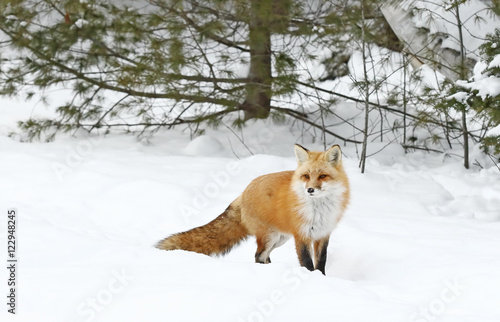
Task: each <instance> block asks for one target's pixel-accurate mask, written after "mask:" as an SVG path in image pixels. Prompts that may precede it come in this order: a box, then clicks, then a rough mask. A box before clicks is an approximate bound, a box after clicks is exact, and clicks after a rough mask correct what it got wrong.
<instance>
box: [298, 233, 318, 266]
mask: <svg viewBox="0 0 500 322" xmlns="http://www.w3.org/2000/svg"><path fill="white" fill-rule="evenodd" d="M295 248H296V250H297V255H298V256H299V262H300V265H301V266H304V267H305V268H307V269H308V270H310V271H313V270H314V263H313V260H312V257H311V243H310V242H307V241H302V240H298V239H295Z"/></svg>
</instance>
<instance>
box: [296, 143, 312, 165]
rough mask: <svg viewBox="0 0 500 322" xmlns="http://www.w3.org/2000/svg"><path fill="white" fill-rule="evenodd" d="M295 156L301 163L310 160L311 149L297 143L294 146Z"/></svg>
mask: <svg viewBox="0 0 500 322" xmlns="http://www.w3.org/2000/svg"><path fill="white" fill-rule="evenodd" d="M294 150H295V156H296V157H297V162H298V163H299V164H301V163H303V162H306V161H307V160H309V150H308V149H306V148H304V147H303V146H302V145H299V144H295V146H294Z"/></svg>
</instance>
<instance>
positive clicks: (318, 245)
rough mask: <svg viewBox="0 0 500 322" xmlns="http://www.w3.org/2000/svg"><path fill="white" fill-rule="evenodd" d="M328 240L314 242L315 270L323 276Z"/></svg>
mask: <svg viewBox="0 0 500 322" xmlns="http://www.w3.org/2000/svg"><path fill="white" fill-rule="evenodd" d="M328 240H329V238H325V239H322V240H317V241H315V242H314V255H315V256H314V257H315V258H316V269H318V270H319V271H320V272H321V273H323V275H326V274H325V267H326V257H327V250H328Z"/></svg>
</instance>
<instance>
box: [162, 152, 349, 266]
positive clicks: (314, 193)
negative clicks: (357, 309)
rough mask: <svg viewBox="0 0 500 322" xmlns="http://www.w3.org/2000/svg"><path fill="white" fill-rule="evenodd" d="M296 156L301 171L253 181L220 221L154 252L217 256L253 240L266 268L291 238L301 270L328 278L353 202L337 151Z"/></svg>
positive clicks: (165, 241) (175, 237)
mask: <svg viewBox="0 0 500 322" xmlns="http://www.w3.org/2000/svg"><path fill="white" fill-rule="evenodd" d="M295 155H296V157H297V162H298V167H297V170H295V171H283V172H277V173H271V174H266V175H263V176H260V177H258V178H256V179H254V180H253V181H252V182H251V183H250V184H249V185H248V187H247V188H246V189H245V190H244V191H243V193H242V194H241V195H240V196H239V197H238V198H236V200H234V201H233V202H232V203H231V204H230V205H229V207H227V209H226V210H225V211H224V212H223V213H222V214H221V215H220V216H219V217H217V218H215V219H214V220H213V221H211V222H209V223H208V224H206V225H204V226H201V227H197V228H193V229H191V230H188V231H186V232H182V233H178V234H174V235H172V236H170V237H168V238H165V239H163V240H161V241H160V242H158V244H157V245H156V247H157V248H159V249H164V250H174V249H182V250H187V251H193V252H198V253H202V254H207V255H214V254H216V255H218V254H226V253H227V252H229V251H230V250H231V249H232V248H233V247H234V246H235V245H237V244H238V243H240V242H241V241H242V240H244V239H246V238H247V237H249V236H251V235H253V236H255V238H256V240H257V252H256V253H255V262H257V263H264V264H267V263H270V262H271V259H270V257H269V255H270V253H271V251H272V250H273V249H275V248H276V247H279V246H281V245H283V244H284V243H285V242H286V241H287V240H288V239H289V238H290V237H293V238H294V239H295V248H296V251H297V255H298V257H299V262H300V265H301V266H304V267H306V268H307V269H309V270H311V271H312V270H314V269H318V270H320V271H321V272H322V273H323V274H325V265H326V256H327V247H328V241H329V239H330V234H331V233H332V231H333V229H334V228H335V226H336V225H337V223H338V222H339V221H340V219H341V218H342V215H343V213H344V210H345V209H346V207H347V204H348V202H349V182H348V179H347V175H346V173H345V171H344V169H343V167H342V152H341V150H340V147H339V146H338V145H335V146H333V147H331V148H330V149H328V150H327V151H326V152H313V151H309V150H307V149H306V148H304V147H302V146H300V145H298V144H296V145H295ZM313 250H314V262H315V263H313V258H312V256H311V253H312V251H313Z"/></svg>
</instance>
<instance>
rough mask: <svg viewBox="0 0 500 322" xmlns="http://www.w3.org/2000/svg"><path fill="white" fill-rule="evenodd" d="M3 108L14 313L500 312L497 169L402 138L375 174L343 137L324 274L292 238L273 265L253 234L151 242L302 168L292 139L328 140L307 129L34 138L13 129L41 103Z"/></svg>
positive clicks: (435, 315) (428, 317)
mask: <svg viewBox="0 0 500 322" xmlns="http://www.w3.org/2000/svg"><path fill="white" fill-rule="evenodd" d="M36 111H37V113H42V114H43V108H41V107H39V108H37V109H36ZM0 114H1V115H2V120H1V121H0V155H1V157H0V171H1V178H2V180H1V181H2V184H1V185H0V200H1V205H2V209H1V210H0V211H3V212H4V216H2V218H3V219H2V220H0V238H1V244H2V245H3V246H2V249H4V251H5V249H6V243H5V241H6V231H7V227H6V225H7V220H6V216H7V214H6V212H7V209H9V208H16V209H17V210H18V219H19V221H18V231H17V238H18V246H19V249H18V258H19V263H18V270H17V282H18V286H19V287H18V303H17V305H18V306H17V313H18V314H17V315H16V316H15V317H14V316H12V315H10V314H7V313H6V311H7V306H6V304H5V303H6V297H4V304H3V305H2V307H3V308H2V310H1V312H2V313H1V314H2V315H0V317H1V318H0V319H1V320H2V321H6V320H7V321H51V322H53V321H214V322H224V321H233V322H234V321H236V322H242V321H245V322H246V321H248V322H257V321H287V322H291V321H342V322H349V321H356V322H367V321H370V322H374V321H381V322H391V321H394V322H406V321H419V322H421V321H442V322H445V321H449V322H461V321H470V322H482V321H484V322H486V321H491V322H493V321H495V322H498V321H500V173H499V171H498V169H497V168H496V167H494V166H492V165H491V163H490V164H489V166H488V167H485V168H484V169H479V167H474V168H473V169H471V170H468V171H467V170H465V169H463V167H462V165H461V160H460V159H458V158H455V157H444V156H443V155H431V154H426V153H424V152H415V153H412V154H407V155H405V154H404V151H403V150H402V149H401V148H399V147H397V146H390V147H388V148H386V149H385V150H384V152H383V153H380V154H377V155H375V156H373V157H371V158H369V160H368V165H367V173H366V174H364V175H362V174H360V173H359V169H358V168H357V163H358V159H357V153H356V150H355V148H354V147H352V146H347V147H344V148H343V151H344V153H345V156H344V164H345V167H346V170H347V173H348V175H349V178H350V182H351V187H352V201H351V205H350V207H349V209H348V211H347V213H346V215H345V217H344V219H343V220H342V222H341V224H340V225H339V226H338V228H337V230H336V231H334V233H333V235H332V239H331V244H330V247H329V250H328V256H329V260H328V262H327V267H326V273H327V276H326V277H325V276H323V275H321V273H319V272H317V271H316V272H309V271H307V270H306V269H304V268H300V267H299V264H298V260H297V256H296V254H295V250H294V245H293V242H290V241H289V242H288V243H286V244H285V245H284V246H282V247H281V248H279V249H277V250H275V251H274V252H273V254H272V255H271V257H272V261H273V262H272V264H269V265H262V264H255V263H254V262H253V261H254V252H255V242H254V240H252V239H250V240H248V241H246V242H245V243H243V244H242V245H240V246H239V247H237V248H236V249H235V250H234V251H233V252H232V253H230V254H229V255H228V256H226V257H216V258H211V257H207V256H205V255H200V254H195V253H189V252H183V251H171V252H165V251H160V250H157V249H155V248H154V247H153V245H154V244H155V243H156V242H157V241H158V240H159V239H161V238H164V237H166V236H168V235H170V234H172V233H176V232H179V231H183V230H187V229H190V228H192V227H195V226H198V225H202V224H204V223H206V222H208V221H210V220H212V219H213V218H215V217H216V216H217V215H219V214H220V213H221V212H222V211H223V210H224V209H225V208H226V206H227V205H228V204H229V203H230V202H231V201H232V200H233V199H234V198H236V197H237V196H238V195H239V194H240V193H241V192H242V190H243V189H244V188H245V186H246V185H247V184H248V183H249V182H250V181H251V180H252V179H253V178H255V177H256V176H258V175H260V174H264V173H269V172H274V171H281V170H286V169H294V167H295V159H294V156H293V143H295V142H299V143H301V144H303V145H305V146H306V147H308V148H314V149H322V148H323V147H322V145H320V144H318V142H317V143H315V144H313V143H312V139H311V137H310V136H307V135H306V136H305V138H304V139H303V140H300V134H301V133H302V132H301V129H300V128H296V127H292V128H291V127H290V126H289V125H287V124H283V125H270V124H268V123H258V124H255V125H254V126H253V127H250V128H247V129H245V132H244V134H245V135H244V136H242V137H240V138H238V137H236V136H235V135H234V134H233V133H231V132H230V131H229V130H226V129H224V128H221V130H219V131H218V132H214V131H208V132H207V135H206V136H203V137H198V138H196V139H195V140H194V141H190V138H189V133H183V132H182V131H180V130H175V131H170V132H161V133H158V134H157V135H156V136H154V137H152V138H150V139H149V140H145V139H144V140H141V141H137V140H136V139H135V138H134V137H133V136H126V135H119V134H111V135H108V136H106V137H105V138H104V139H103V138H99V137H96V136H92V137H86V136H84V135H82V134H79V135H77V136H76V137H68V136H64V135H62V136H59V137H57V138H56V140H55V142H51V143H41V142H35V143H21V142H19V140H18V137H16V136H14V137H13V138H11V137H8V136H7V134H8V133H9V132H10V131H12V130H13V129H14V124H15V121H17V120H19V119H25V118H26V117H27V116H29V115H30V114H32V107H30V106H29V105H27V104H24V103H22V102H16V101H2V102H1V105H0ZM240 140H244V142H245V144H242V143H241V141H240ZM330 143H334V142H333V141H332V142H330ZM372 146H373V149H374V150H377V149H378V148H380V147H381V146H377V145H375V144H372ZM250 151H252V153H253V154H254V155H251V153H250ZM484 165H486V163H483V166H484ZM3 258H6V257H5V256H3ZM4 264H6V259H5V261H4V263H3V265H2V267H5V265H4ZM7 273H8V272H7V270H6V269H5V268H4V269H2V270H1V272H0V285H1V287H0V289H1V291H0V293H1V294H4V295H5V294H6V293H7V279H8V277H7Z"/></svg>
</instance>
